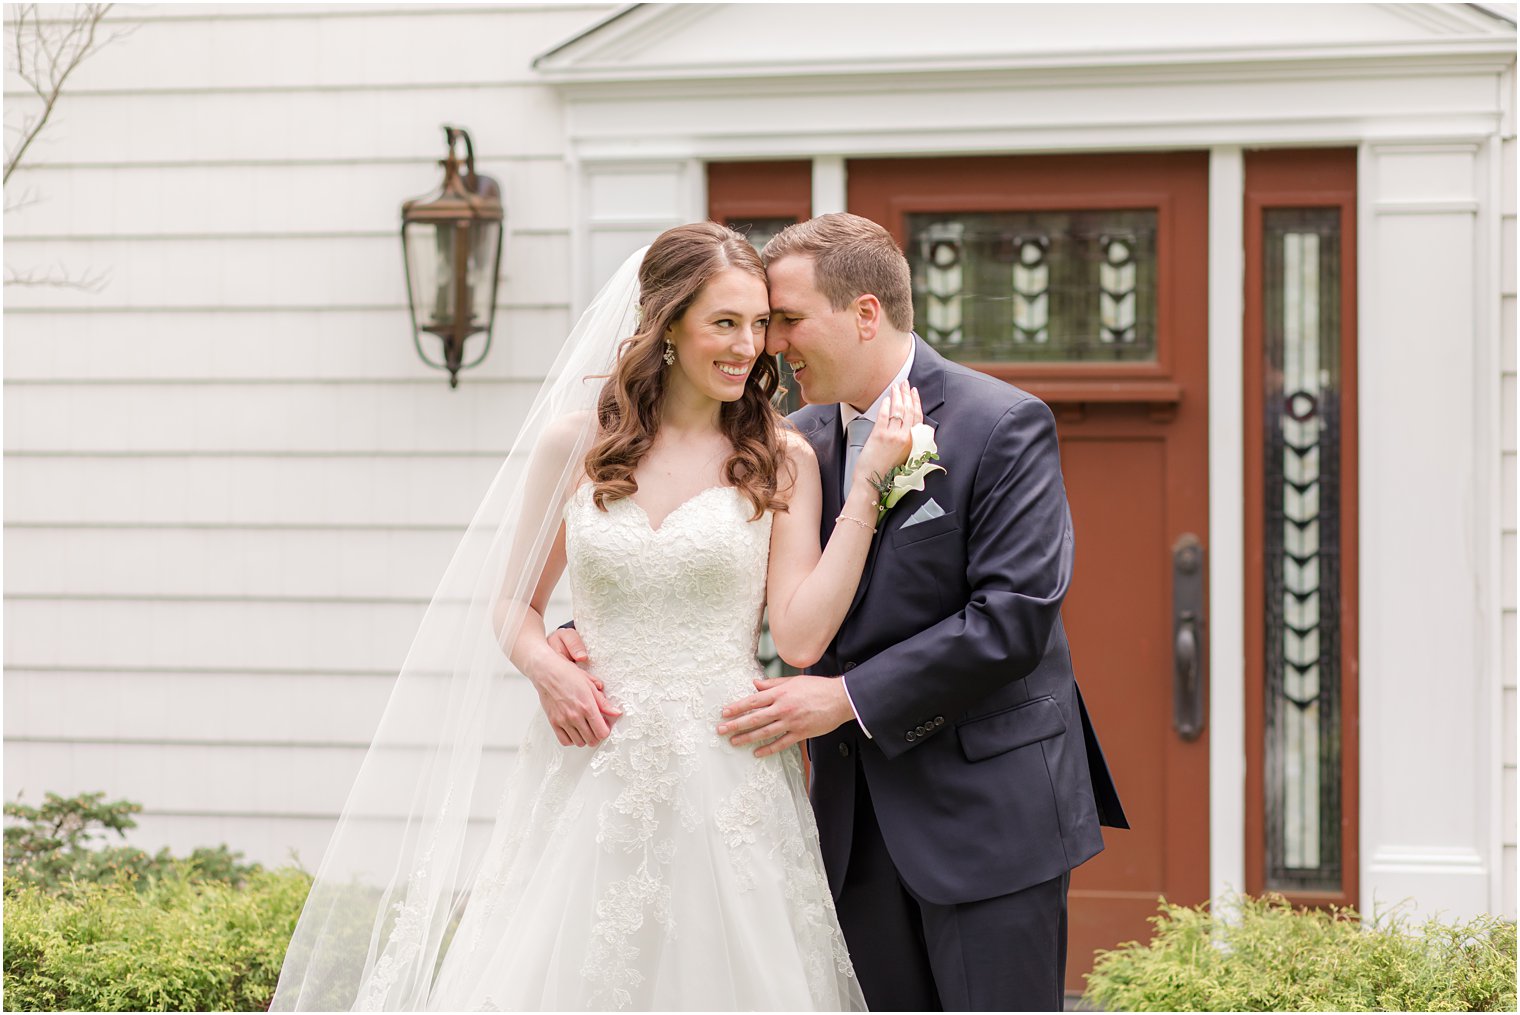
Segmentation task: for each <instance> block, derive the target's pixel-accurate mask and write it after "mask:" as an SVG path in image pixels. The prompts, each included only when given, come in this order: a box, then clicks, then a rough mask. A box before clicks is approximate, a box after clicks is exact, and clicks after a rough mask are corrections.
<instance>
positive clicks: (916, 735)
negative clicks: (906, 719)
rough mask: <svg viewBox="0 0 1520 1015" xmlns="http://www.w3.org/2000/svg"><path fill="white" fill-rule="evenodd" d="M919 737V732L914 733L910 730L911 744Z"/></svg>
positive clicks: (909, 738) (909, 740)
mask: <svg viewBox="0 0 1520 1015" xmlns="http://www.w3.org/2000/svg"><path fill="white" fill-rule="evenodd" d="M917 739H918V734H917V733H914V732H913V731H912V730H909V731H908V743H910V744H911V743H912V742H913V741H915V740H917Z"/></svg>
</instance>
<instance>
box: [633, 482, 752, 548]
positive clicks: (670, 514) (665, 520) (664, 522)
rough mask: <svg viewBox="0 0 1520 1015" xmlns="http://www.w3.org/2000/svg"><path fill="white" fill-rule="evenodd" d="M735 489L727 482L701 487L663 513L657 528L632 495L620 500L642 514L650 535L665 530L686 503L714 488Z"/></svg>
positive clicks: (703, 495) (692, 501)
mask: <svg viewBox="0 0 1520 1015" xmlns="http://www.w3.org/2000/svg"><path fill="white" fill-rule="evenodd" d="M737 489H739V488H738V487H737V486H733V485H731V484H728V483H716V484H714V485H712V486H707V487H703V488H702V489H700V490H698V491H697V492H696V493H694V494H692V495H691V496H690V497H687V498H686V499H685V500H683V501H682V502H681V503H679V504H677V505H676V506H675V507H673V508H671V509H670V510H669V511H667V512H666V513H665V517H664V518H661V519H660V525H659V527H658V528H656V527H655V525H654V522H653V521H652V520H651V519H650V517H649V512H648V511H645V510H644V507H643V505H641V504H640V503H639V502H638V501H636V500H634V499H633V498H632V497H622V498H620V500H623V501H626V502H627V503H629V504H631V505H633V507H634V508H635V509H636V510H637V511H638V513H639V514H640V515H642V516H643V518H644V527H645V528H646V529H648V530H649V533H650V534H651V535H655V536H658V535H659V534H660V533H662V532H664V531H665V528H666V526H668V525H669V524H670V520H671V519H672V518H674V517H675V516H676V515H677V514H679V513H680V512H681V510H682V509H683V508H685V507H687V506H688V505H690V504H693V503H695V502H696V501H698V500H701V499H702V498H703V497H705V496H706V495H707V494H709V493H712V492H713V491H714V490H737Z"/></svg>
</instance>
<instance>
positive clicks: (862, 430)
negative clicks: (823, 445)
mask: <svg viewBox="0 0 1520 1015" xmlns="http://www.w3.org/2000/svg"><path fill="white" fill-rule="evenodd" d="M875 425H876V424H875V423H873V422H871V421H870V420H869V419H867V418H866V417H864V416H856V417H855V418H854V419H852V420H850V425H849V426H847V427H845V428H844V445H845V446H844V495H845V496H846V497H848V496H849V495H850V481H851V480H852V479H854V478H855V462H856V460H857V459H859V458H860V449H861V448H863V447H865V446H866V440H867V438H869V437H870V436H871V428H872V427H873V426H875Z"/></svg>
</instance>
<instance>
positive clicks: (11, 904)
mask: <svg viewBox="0 0 1520 1015" xmlns="http://www.w3.org/2000/svg"><path fill="white" fill-rule="evenodd" d="M310 886H311V879H310V877H309V876H308V875H307V874H306V873H304V872H303V871H300V870H297V869H295V868H282V869H280V870H276V871H256V872H254V873H251V874H249V875H248V877H247V879H246V881H245V883H244V884H243V886H242V887H235V886H233V885H230V884H228V883H226V882H222V881H215V880H210V881H208V880H202V879H199V878H198V877H197V876H196V871H195V870H194V868H193V867H185V868H183V869H172V868H171V870H170V872H169V873H168V874H167V875H164V876H155V877H152V878H146V879H139V878H135V877H133V876H132V875H129V874H122V875H120V876H118V877H117V878H116V879H114V880H110V881H100V882H95V883H84V882H80V883H75V884H74V885H72V886H71V888H70V890H69V891H67V892H65V893H63V894H57V893H53V892H49V891H47V890H46V889H45V888H43V887H41V886H39V885H36V884H20V883H18V884H16V885H15V887H8V888H7V890H6V893H5V1007H6V1008H7V1009H8V1010H11V1011H68V1010H76V1011H77V1010H82V1011H264V1010H266V1009H267V1008H268V1007H269V1002H270V999H271V998H273V996H274V987H275V981H276V980H277V979H278V977H279V973H280V963H281V961H282V960H283V958H284V955H285V947H286V945H287V944H288V943H289V941H290V935H291V932H292V931H293V930H294V929H295V924H296V918H297V917H298V916H299V915H300V913H301V904H302V903H303V902H304V901H305V899H306V893H307V890H308V889H309V888H310Z"/></svg>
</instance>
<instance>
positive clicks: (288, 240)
mask: <svg viewBox="0 0 1520 1015" xmlns="http://www.w3.org/2000/svg"><path fill="white" fill-rule="evenodd" d="M397 221H398V222H399V221H400V213H399V210H398V212H397ZM509 240H510V242H508V243H507V245H506V249H505V250H504V251H503V254H502V278H501V287H500V289H499V291H498V294H497V297H498V301H499V302H501V303H505V304H527V305H531V306H543V305H546V304H563V303H567V302H568V300H569V281H568V276H569V273H570V239H569V237H568V236H567V235H565V234H563V233H530V234H527V235H523V236H515V235H514V236H512V237H510V238H509ZM5 258H6V263H7V264H9V265H11V266H12V267H14V268H24V267H28V266H33V265H35V266H37V267H39V268H43V269H46V268H48V267H50V266H52V265H58V264H61V265H70V266H72V267H74V268H75V270H76V271H78V272H81V273H85V272H87V273H89V274H92V275H93V274H101V275H104V276H105V280H104V284H103V285H102V286H101V287H100V289H99V290H98V291H95V292H89V291H81V290H78V289H64V290H60V289H53V288H47V287H32V286H27V287H22V288H19V289H11V290H8V291H7V296H6V311H7V312H8V313H16V312H28V311H30V312H36V311H39V310H42V311H48V312H52V311H55V310H59V309H65V308H69V309H77V310H80V311H84V312H94V313H99V312H101V311H103V310H107V309H111V310H116V309H121V308H139V309H143V310H152V311H155V312H161V311H165V310H168V311H175V310H184V309H190V308H195V309H204V308H207V307H234V308H239V309H242V308H249V309H266V308H267V309H275V308H279V309H291V308H297V307H333V306H338V307H371V308H373V307H381V308H387V307H396V308H398V309H399V308H405V306H406V279H405V272H404V270H403V267H402V262H401V242H400V240H399V239H397V237H396V235H395V234H387V233H380V232H376V233H374V234H371V235H337V236H304V237H287V236H261V237H241V238H239V237H228V238H199V237H196V238H175V239H168V240H159V239H151V238H141V239H115V238H96V239H49V240H17V241H15V242H11V241H10V240H9V238H8V237H7V242H6V245H5ZM10 293H16V294H17V295H16V296H15V298H14V300H13V299H12V297H11V296H10ZM402 321H403V323H404V321H405V316H404V314H403V315H402ZM405 334H406V333H405V332H403V336H405Z"/></svg>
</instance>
